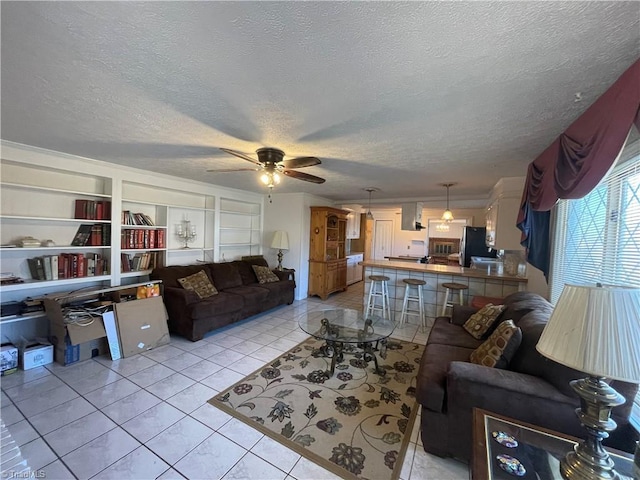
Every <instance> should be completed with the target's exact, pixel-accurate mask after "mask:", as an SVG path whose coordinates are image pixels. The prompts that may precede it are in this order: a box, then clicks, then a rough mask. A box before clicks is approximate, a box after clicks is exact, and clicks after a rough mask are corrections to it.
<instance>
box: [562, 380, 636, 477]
mask: <svg viewBox="0 0 640 480" xmlns="http://www.w3.org/2000/svg"><path fill="white" fill-rule="evenodd" d="M571 387H572V388H573V389H574V390H575V391H576V393H577V394H578V395H579V396H580V408H578V409H576V415H577V416H578V418H579V419H580V423H582V426H583V427H584V428H585V429H586V430H587V438H586V439H585V440H583V441H582V442H580V443H579V444H578V445H576V446H575V448H574V451H573V452H569V453H567V455H566V457H565V458H564V459H563V460H562V461H561V462H560V473H561V474H562V477H563V478H565V479H567V480H596V479H597V480H619V479H620V478H621V477H620V475H619V474H618V473H617V472H616V471H615V470H614V463H613V460H611V457H609V454H608V453H607V451H606V450H605V449H604V447H603V446H602V440H603V439H605V438H607V437H608V436H609V433H608V432H611V431H613V430H615V428H616V426H617V425H616V422H614V421H613V420H612V419H611V418H610V415H611V409H612V408H613V407H615V406H617V405H622V404H623V403H624V402H625V399H624V397H623V396H622V395H620V394H619V393H618V392H616V391H615V390H614V389H613V388H611V387H610V386H609V385H608V384H607V383H605V382H604V381H603V379H602V378H599V377H587V378H583V379H580V380H573V381H572V382H571Z"/></svg>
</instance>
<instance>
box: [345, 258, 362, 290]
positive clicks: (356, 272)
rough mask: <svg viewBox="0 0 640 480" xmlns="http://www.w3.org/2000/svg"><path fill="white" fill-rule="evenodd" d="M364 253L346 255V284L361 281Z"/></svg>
mask: <svg viewBox="0 0 640 480" xmlns="http://www.w3.org/2000/svg"><path fill="white" fill-rule="evenodd" d="M363 257H364V255H363V254H362V253H360V254H356V255H347V285H351V284H352V283H356V282H360V281H362V265H358V263H359V262H362V259H363Z"/></svg>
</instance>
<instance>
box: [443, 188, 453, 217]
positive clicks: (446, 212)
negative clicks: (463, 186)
mask: <svg viewBox="0 0 640 480" xmlns="http://www.w3.org/2000/svg"><path fill="white" fill-rule="evenodd" d="M441 185H442V186H443V187H447V209H446V210H445V211H444V212H443V213H442V217H441V220H442V221H443V222H446V223H451V222H452V221H453V213H452V212H451V210H450V209H449V187H451V186H453V185H455V183H441Z"/></svg>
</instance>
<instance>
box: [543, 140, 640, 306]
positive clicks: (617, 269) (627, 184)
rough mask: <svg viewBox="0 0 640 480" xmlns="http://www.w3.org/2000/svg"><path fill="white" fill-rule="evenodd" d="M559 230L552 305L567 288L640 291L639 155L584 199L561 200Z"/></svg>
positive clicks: (558, 216) (557, 217) (614, 171)
mask: <svg viewBox="0 0 640 480" xmlns="http://www.w3.org/2000/svg"><path fill="white" fill-rule="evenodd" d="M636 145H637V144H636ZM625 150H632V149H631V148H629V149H625ZM623 153H624V152H623ZM555 225H556V227H555V235H554V247H553V253H552V259H551V302H552V303H555V302H556V301H557V300H558V298H559V297H560V293H561V292H562V288H563V286H564V284H565V283H573V284H577V285H587V284H595V283H597V282H600V283H604V284H608V285H625V286H635V287H640V152H638V153H636V154H635V155H633V156H631V157H630V158H629V160H627V161H625V162H624V163H622V164H619V165H618V166H617V167H616V168H614V169H613V170H612V171H611V172H610V173H609V174H608V175H607V177H606V178H605V179H604V180H603V181H602V182H601V183H600V185H598V186H597V187H596V188H595V189H594V190H593V191H591V192H590V193H589V194H588V195H587V196H585V197H584V198H580V199H577V200H560V202H559V203H558V205H557V207H556V221H555Z"/></svg>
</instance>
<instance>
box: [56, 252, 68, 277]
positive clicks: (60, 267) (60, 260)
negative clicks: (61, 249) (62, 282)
mask: <svg viewBox="0 0 640 480" xmlns="http://www.w3.org/2000/svg"><path fill="white" fill-rule="evenodd" d="M64 259H65V255H64V253H61V254H59V255H58V279H62V278H67V277H66V276H65V271H64Z"/></svg>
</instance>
